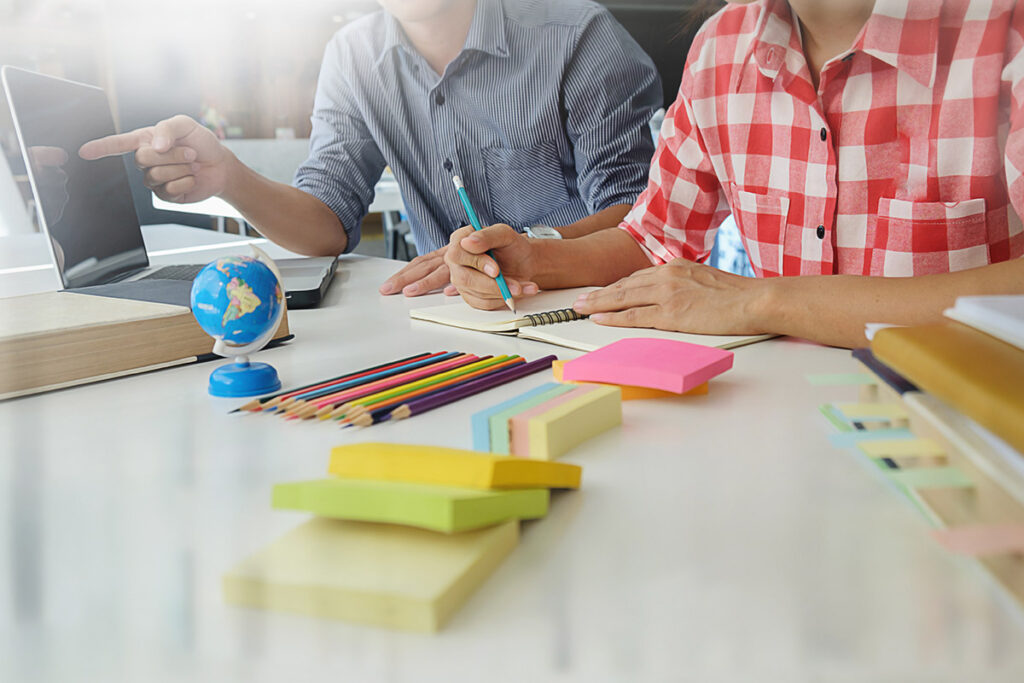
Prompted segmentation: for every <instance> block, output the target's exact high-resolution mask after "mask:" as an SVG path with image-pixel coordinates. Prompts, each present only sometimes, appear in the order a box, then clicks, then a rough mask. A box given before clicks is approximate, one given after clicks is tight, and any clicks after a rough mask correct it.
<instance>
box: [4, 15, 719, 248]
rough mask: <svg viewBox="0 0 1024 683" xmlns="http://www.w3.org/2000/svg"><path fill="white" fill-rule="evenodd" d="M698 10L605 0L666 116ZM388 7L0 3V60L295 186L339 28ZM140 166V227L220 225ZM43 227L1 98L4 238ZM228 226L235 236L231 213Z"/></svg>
mask: <svg viewBox="0 0 1024 683" xmlns="http://www.w3.org/2000/svg"><path fill="white" fill-rule="evenodd" d="M556 1H557V0H556ZM695 1H696V2H700V0H655V1H653V2H652V1H650V0H646V1H645V0H613V1H609V2H604V3H603V4H605V5H607V6H608V7H609V9H611V11H612V12H613V13H614V14H615V16H616V17H617V18H618V19H619V21H621V22H622V23H623V25H625V26H626V28H627V29H628V30H629V31H630V33H632V34H633V36H634V37H635V38H636V39H637V41H638V42H639V43H640V45H641V46H642V47H643V48H644V49H645V50H647V51H648V53H649V54H650V55H651V57H652V58H653V59H654V61H655V63H656V64H657V65H658V68H659V70H660V72H661V74H662V79H663V82H664V89H665V100H666V106H667V104H668V103H670V102H671V100H672V99H674V97H675V93H676V90H677V89H678V86H679V79H680V76H681V73H682V67H683V62H684V59H685V56H686V51H687V49H688V47H689V44H690V40H691V38H692V34H693V32H694V30H695V29H696V26H695V25H687V18H688V15H689V11H690V9H691V7H692V6H693V5H694V3H695ZM378 9H379V6H378V5H377V4H376V2H374V1H373V0H295V1H293V2H280V1H279V0H246V1H244V2H242V1H236V0H206V1H205V2H203V1H200V0H179V1H178V2H176V3H174V7H173V9H172V8H170V7H169V6H168V5H165V4H163V3H156V2H152V1H149V0H0V64H12V65H15V66H21V67H24V68H28V69H32V70H35V71H40V72H43V73H47V74H51V75H55V76H61V77H64V78H69V79H72V80H76V81H82V82H85V83H91V84H95V85H98V86H100V87H102V88H104V89H105V90H106V92H107V93H108V95H109V97H110V100H111V108H112V110H113V112H114V117H115V121H116V122H117V125H118V127H119V129H120V130H130V129H132V128H136V127H139V126H144V125H151V124H152V123H154V122H156V121H158V120H160V119H162V118H166V117H168V116H171V115H173V114H177V113H184V114H188V115H190V116H192V117H194V118H196V119H199V120H202V121H203V122H204V123H206V124H207V125H208V126H209V127H211V128H214V129H216V130H218V132H220V133H221V134H222V135H223V136H224V137H225V138H227V139H229V140H230V141H231V143H230V144H232V145H233V148H234V149H235V150H236V154H239V156H240V157H241V158H242V159H243V161H246V162H247V163H249V164H250V165H252V166H254V167H256V168H257V170H260V171H261V172H263V173H264V174H266V175H269V176H271V177H274V178H275V179H276V180H284V181H286V182H287V181H290V174H291V172H293V171H294V169H295V167H297V166H298V164H299V163H300V162H301V161H302V158H303V156H304V150H305V139H306V138H307V137H308V135H309V128H310V122H309V118H310V113H311V111H312V104H313V94H314V90H315V88H316V80H317V76H318V74H319V69H320V60H321V57H322V55H323V50H324V47H325V46H326V44H327V42H328V40H329V39H330V37H331V35H332V34H333V33H334V32H335V31H337V30H338V29H339V28H340V27H341V26H343V25H344V24H346V23H347V22H350V21H352V20H354V19H357V18H358V17H360V16H362V15H364V14H366V13H368V12H374V11H376V10H378ZM0 97H2V94H0ZM256 141H262V142H256ZM247 156H248V157H249V158H246V157H247ZM130 170H131V172H132V184H133V195H134V199H135V204H136V210H137V211H138V213H139V219H140V222H141V223H143V224H144V225H146V224H154V223H181V224H185V225H194V226H199V227H211V228H212V227H214V226H216V225H218V222H217V217H216V216H214V215H210V214H207V215H204V214H197V213H185V212H176V211H166V210H161V209H159V208H154V206H153V201H152V195H151V194H150V193H149V191H148V190H146V188H145V187H143V185H142V180H141V174H139V173H138V172H136V171H135V169H134V168H132V169H130ZM16 202H17V203H16ZM34 221H35V219H34V210H33V207H32V202H31V192H30V191H29V188H28V184H27V179H26V177H25V170H24V164H23V163H22V160H21V155H20V153H19V152H18V148H17V142H16V140H15V139H14V134H13V128H12V123H11V120H10V112H9V110H8V108H7V105H6V102H4V103H3V104H2V105H0V235H2V234H5V233H6V234H9V233H14V232H23V231H32V230H34V226H33V224H34ZM383 222H384V220H383V218H382V214H381V213H377V214H371V216H370V217H369V218H368V219H367V223H366V225H364V235H365V236H364V238H363V249H362V251H365V252H369V253H377V255H383V249H384V247H383V239H382V232H381V225H382V223H383ZM219 224H220V225H221V226H224V225H225V224H226V225H227V229H228V230H231V231H237V230H239V226H238V225H237V222H234V221H228V222H225V221H224V219H223V217H221V220H220V223H219ZM375 238H376V239H375ZM398 255H399V256H401V257H408V256H411V255H412V254H411V252H409V251H408V249H404V250H402V251H401V252H400V253H399V254H398Z"/></svg>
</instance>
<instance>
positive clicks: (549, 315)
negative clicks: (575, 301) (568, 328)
mask: <svg viewBox="0 0 1024 683" xmlns="http://www.w3.org/2000/svg"><path fill="white" fill-rule="evenodd" d="M525 317H526V319H527V320H529V321H530V325H531V326H532V327H539V326H540V325H554V324H555V323H568V322H572V321H573V320H583V319H585V318H586V317H587V316H585V315H582V314H580V313H577V312H576V311H574V310H573V309H571V308H562V309H559V310H557V311H545V312H544V313H534V314H532V315H531V314H529V313H527V314H526V316H525Z"/></svg>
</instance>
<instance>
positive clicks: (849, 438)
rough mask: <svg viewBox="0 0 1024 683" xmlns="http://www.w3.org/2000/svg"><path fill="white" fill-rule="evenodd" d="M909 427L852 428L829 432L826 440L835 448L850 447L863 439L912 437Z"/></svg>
mask: <svg viewBox="0 0 1024 683" xmlns="http://www.w3.org/2000/svg"><path fill="white" fill-rule="evenodd" d="M913 438H914V434H913V433H912V432H911V431H910V430H909V429H854V430H853V431H849V432H840V433H838V434H829V437H828V440H829V441H830V442H832V445H833V446H835V447H836V448H851V447H853V446H856V445H857V444H859V443H861V442H863V441H880V440H881V441H892V440H893V439H913Z"/></svg>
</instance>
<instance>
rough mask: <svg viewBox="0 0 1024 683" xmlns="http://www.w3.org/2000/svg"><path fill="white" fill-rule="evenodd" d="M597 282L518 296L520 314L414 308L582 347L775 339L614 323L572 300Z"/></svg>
mask: <svg viewBox="0 0 1024 683" xmlns="http://www.w3.org/2000/svg"><path fill="white" fill-rule="evenodd" d="M596 289H597V288H596V287H577V288H575V289H562V290H555V291H550V292H541V293H540V294H537V295H536V296H532V297H525V298H522V299H517V300H516V309H517V311H518V313H517V314H513V313H511V312H509V311H506V310H501V311H481V310H478V309H475V308H473V307H471V306H470V305H469V304H467V303H465V302H463V301H460V302H458V303H453V304H444V305H442V306H431V307H428V308H415V309H412V310H411V311H409V316H410V317H411V318H413V319H414V320H423V321H426V322H432V323H438V324H440V325H448V326H451V327H459V328H462V329H466V330H475V331H478V332H491V333H496V334H512V335H518V336H519V337H522V338H524V339H532V340H534V341H540V342H545V343H548V344H554V345H556V346H564V347H566V348H570V349H576V350H579V351H594V350H596V349H599V348H601V347H602V346H607V345H608V344H611V343H613V342H616V341H619V340H621V339H635V338H641V337H643V338H653V339H674V340H677V341H685V342H689V343H691V344H703V345H704V346H716V347H718V348H723V349H732V348H736V347H738V346H744V345H746V344H753V343H755V342H759V341H763V340H765V339H771V338H772V337H773V336H774V335H753V336H749V335H748V336H722V335H711V334H686V333H683V332H665V331H662V330H650V329H634V328H626V327H608V326H605V325H598V324H597V323H594V322H591V321H590V320H586V319H583V318H581V316H580V315H579V314H578V313H576V312H575V311H574V310H572V305H573V303H574V302H575V301H576V299H577V298H578V297H579V295H580V294H582V293H583V292H592V291H594V290H596Z"/></svg>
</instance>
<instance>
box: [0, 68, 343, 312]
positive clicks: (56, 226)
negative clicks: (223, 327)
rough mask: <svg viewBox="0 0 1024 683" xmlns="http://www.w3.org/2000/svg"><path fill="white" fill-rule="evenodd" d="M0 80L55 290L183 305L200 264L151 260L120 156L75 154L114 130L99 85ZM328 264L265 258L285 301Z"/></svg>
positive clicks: (330, 262) (309, 293)
mask: <svg viewBox="0 0 1024 683" xmlns="http://www.w3.org/2000/svg"><path fill="white" fill-rule="evenodd" d="M0 80H2V81H3V87H4V92H5V93H6V95H7V102H8V104H9V106H10V109H11V114H12V116H13V119H14V128H15V132H16V133H17V137H18V143H19V144H20V145H21V153H22V156H24V158H25V166H26V168H27V169H28V176H29V182H30V184H31V186H32V193H33V196H34V198H35V202H36V208H37V210H38V212H39V224H40V226H41V227H42V229H43V231H44V232H45V233H46V236H47V238H48V239H47V241H48V243H49V245H50V252H51V255H52V258H53V262H54V264H55V265H56V266H57V271H58V273H60V278H61V282H62V283H63V286H64V288H65V289H67V290H70V291H76V292H81V293H86V294H97V295H101V296H113V297H117V298H123V299H139V300H143V301H156V302H159V303H172V304H178V305H184V306H188V305H189V300H190V294H191V290H192V280H193V279H194V278H195V276H196V275H197V274H198V273H199V271H200V270H202V268H203V267H204V266H205V265H206V264H205V263H200V264H195V263H182V264H177V265H169V266H162V267H154V266H151V265H150V263H149V257H148V255H147V254H146V247H145V244H144V243H143V240H142V228H141V227H140V225H139V219H138V216H137V214H136V213H135V204H134V202H133V201H132V195H131V189H130V187H129V184H128V173H127V169H126V167H125V159H124V158H118V157H109V158H106V159H99V160H97V161H85V160H83V159H82V158H81V157H79V156H78V150H79V148H80V147H81V146H82V145H83V144H84V143H86V142H88V141H89V140H93V139H96V138H100V137H104V136H107V135H113V134H114V133H115V132H116V131H115V129H114V120H113V116H112V115H111V112H110V105H109V104H108V101H107V96H106V94H105V93H104V92H103V90H102V89H100V88H96V87H93V86H90V85H84V84H82V83H75V82H73V81H67V80H64V79H60V78H53V77H51V76H44V75H42V74H37V73H34V72H31V71H25V70H23V69H17V68H14V67H11V66H4V67H3V68H2V69H0ZM337 261H338V260H337V258H333V257H324V258H297V259H280V260H275V263H276V264H277V266H278V269H279V270H280V272H281V276H282V285H283V287H284V289H285V292H286V296H287V300H288V306H289V308H309V307H312V306H316V305H318V304H319V303H320V301H321V300H322V298H323V295H324V292H325V291H326V290H327V286H328V285H329V284H330V283H331V280H332V279H333V277H334V271H335V268H336V267H337Z"/></svg>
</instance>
